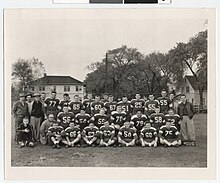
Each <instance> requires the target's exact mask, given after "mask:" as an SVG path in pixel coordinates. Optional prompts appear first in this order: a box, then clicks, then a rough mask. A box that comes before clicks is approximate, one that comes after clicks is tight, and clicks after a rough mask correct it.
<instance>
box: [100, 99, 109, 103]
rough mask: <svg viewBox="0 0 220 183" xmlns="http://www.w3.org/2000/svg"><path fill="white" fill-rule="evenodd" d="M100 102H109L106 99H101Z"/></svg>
mask: <svg viewBox="0 0 220 183" xmlns="http://www.w3.org/2000/svg"><path fill="white" fill-rule="evenodd" d="M101 102H103V103H106V102H109V101H108V99H101Z"/></svg>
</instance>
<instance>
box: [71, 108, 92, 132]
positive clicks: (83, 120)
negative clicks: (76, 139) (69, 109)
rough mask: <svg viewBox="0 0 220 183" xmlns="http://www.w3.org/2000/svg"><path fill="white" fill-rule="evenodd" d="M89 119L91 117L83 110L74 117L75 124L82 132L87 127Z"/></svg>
mask: <svg viewBox="0 0 220 183" xmlns="http://www.w3.org/2000/svg"><path fill="white" fill-rule="evenodd" d="M90 119H91V116H90V115H89V114H87V113H86V112H85V110H84V109H81V110H80V113H78V114H77V115H76V116H75V123H76V125H78V126H79V128H80V130H81V131H82V130H83V129H84V128H85V127H87V126H89V121H90Z"/></svg>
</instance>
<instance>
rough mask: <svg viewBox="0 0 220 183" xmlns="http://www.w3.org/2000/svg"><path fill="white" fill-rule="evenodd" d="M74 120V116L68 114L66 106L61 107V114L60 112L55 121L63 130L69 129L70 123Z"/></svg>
mask: <svg viewBox="0 0 220 183" xmlns="http://www.w3.org/2000/svg"><path fill="white" fill-rule="evenodd" d="M73 120H74V114H73V113H72V112H69V108H68V106H67V105H65V106H63V112H60V113H59V114H58V116H57V121H58V122H59V125H60V126H62V127H63V128H64V129H66V128H67V127H69V123H70V121H73Z"/></svg>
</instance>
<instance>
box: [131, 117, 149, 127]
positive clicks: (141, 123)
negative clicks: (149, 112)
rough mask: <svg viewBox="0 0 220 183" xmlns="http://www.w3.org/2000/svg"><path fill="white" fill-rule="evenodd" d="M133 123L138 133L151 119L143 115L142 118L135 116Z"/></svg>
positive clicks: (132, 118) (132, 119)
mask: <svg viewBox="0 0 220 183" xmlns="http://www.w3.org/2000/svg"><path fill="white" fill-rule="evenodd" d="M131 121H132V122H133V123H134V127H135V128H136V129H137V131H140V130H141V129H142V128H143V126H144V125H145V123H146V121H149V119H148V117H147V116H146V115H144V114H142V115H141V117H138V116H137V115H133V116H132V117H131Z"/></svg>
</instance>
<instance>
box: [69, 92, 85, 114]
mask: <svg viewBox="0 0 220 183" xmlns="http://www.w3.org/2000/svg"><path fill="white" fill-rule="evenodd" d="M69 106H70V109H71V112H72V113H73V114H74V116H75V115H76V114H78V113H80V110H81V109H83V107H84V106H83V104H82V102H80V100H79V96H78V95H75V96H74V99H73V101H72V102H70V103H69Z"/></svg>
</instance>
